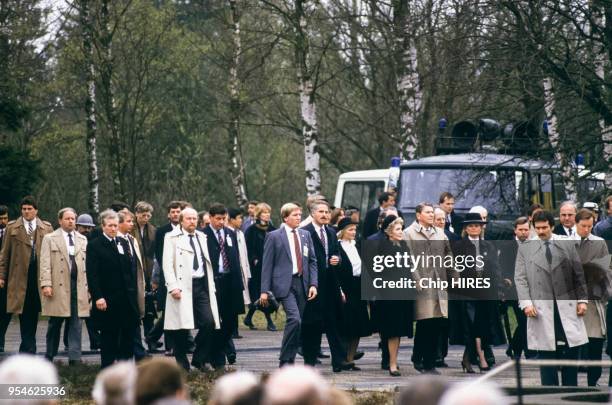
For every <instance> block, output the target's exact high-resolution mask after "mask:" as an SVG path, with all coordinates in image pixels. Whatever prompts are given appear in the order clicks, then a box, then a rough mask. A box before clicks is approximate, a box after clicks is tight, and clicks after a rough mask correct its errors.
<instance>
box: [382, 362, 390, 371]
mask: <svg viewBox="0 0 612 405" xmlns="http://www.w3.org/2000/svg"><path fill="white" fill-rule="evenodd" d="M380 369H381V370H389V363H380Z"/></svg>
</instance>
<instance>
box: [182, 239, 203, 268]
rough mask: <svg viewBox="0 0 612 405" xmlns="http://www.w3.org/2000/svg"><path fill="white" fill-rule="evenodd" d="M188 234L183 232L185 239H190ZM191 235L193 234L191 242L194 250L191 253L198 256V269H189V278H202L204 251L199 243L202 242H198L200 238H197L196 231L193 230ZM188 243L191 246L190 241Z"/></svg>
mask: <svg viewBox="0 0 612 405" xmlns="http://www.w3.org/2000/svg"><path fill="white" fill-rule="evenodd" d="M189 235H190V234H188V233H185V237H186V238H187V241H189V240H190V239H191V238H190V237H189ZM192 235H193V244H194V246H195V252H193V253H194V254H195V255H196V257H197V258H198V269H197V270H193V269H192V270H191V278H202V277H204V253H203V252H202V246H201V245H200V244H201V243H202V242H200V238H198V234H197V233H195V232H194V233H193V234H192ZM189 245H190V246H191V243H190V244H189Z"/></svg>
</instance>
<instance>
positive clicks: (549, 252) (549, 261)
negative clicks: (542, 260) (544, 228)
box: [544, 241, 552, 266]
mask: <svg viewBox="0 0 612 405" xmlns="http://www.w3.org/2000/svg"><path fill="white" fill-rule="evenodd" d="M544 246H546V261H547V262H548V265H549V266H550V265H551V264H552V252H551V251H550V242H548V241H546V242H544Z"/></svg>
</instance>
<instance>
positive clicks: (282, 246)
mask: <svg viewBox="0 0 612 405" xmlns="http://www.w3.org/2000/svg"><path fill="white" fill-rule="evenodd" d="M281 217H282V219H283V222H284V224H283V225H281V226H280V228H279V229H277V230H275V231H272V232H270V233H268V234H267V235H266V240H265V243H264V253H263V258H262V268H261V291H262V292H261V296H260V297H259V299H260V303H261V305H262V306H266V305H267V304H268V295H269V293H272V294H274V297H276V299H278V301H280V302H281V303H282V304H283V309H284V310H285V313H286V315H287V322H286V324H285V332H284V335H283V342H282V346H281V352H280V367H282V366H284V365H285V364H293V363H294V361H295V355H296V353H297V350H298V346H299V344H300V335H301V323H302V314H303V313H304V306H305V305H306V300H312V299H314V298H315V297H316V296H317V286H318V283H317V258H316V256H315V251H314V248H313V244H312V239H311V238H310V234H309V233H308V232H307V231H304V230H302V229H298V226H299V225H300V221H301V219H302V209H301V208H300V207H299V206H298V205H296V204H293V203H287V204H285V205H283V206H282V207H281Z"/></svg>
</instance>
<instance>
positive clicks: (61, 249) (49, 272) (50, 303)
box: [40, 208, 90, 364]
mask: <svg viewBox="0 0 612 405" xmlns="http://www.w3.org/2000/svg"><path fill="white" fill-rule="evenodd" d="M76 216H77V215H76V211H75V210H74V209H72V208H62V209H61V210H60V211H59V213H58V214H57V219H58V222H59V225H60V228H59V229H57V230H56V231H54V232H52V233H50V234H47V235H45V237H44V239H43V241H42V247H41V249H40V288H41V289H42V294H43V297H42V314H43V315H45V316H48V317H49V323H48V327H47V352H46V354H45V357H46V358H47V359H48V360H49V361H53V358H54V357H55V356H56V355H57V349H58V346H59V342H60V332H61V328H62V323H64V321H66V327H68V362H69V364H76V363H79V362H80V361H81V325H82V322H81V318H87V317H89V309H90V304H89V294H88V291H87V274H86V273H85V251H86V249H87V238H86V237H85V236H83V235H81V234H80V233H78V232H76V231H75V227H76Z"/></svg>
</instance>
